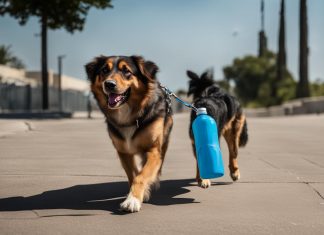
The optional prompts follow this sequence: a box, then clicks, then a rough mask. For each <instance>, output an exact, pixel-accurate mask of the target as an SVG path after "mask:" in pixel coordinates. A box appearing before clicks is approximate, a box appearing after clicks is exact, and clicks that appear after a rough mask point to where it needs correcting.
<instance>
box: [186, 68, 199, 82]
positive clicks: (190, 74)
mask: <svg viewBox="0 0 324 235" xmlns="http://www.w3.org/2000/svg"><path fill="white" fill-rule="evenodd" d="M187 76H188V77H189V78H190V79H193V80H195V79H199V76H198V75H197V74H195V73H194V72H192V71H190V70H187Z"/></svg>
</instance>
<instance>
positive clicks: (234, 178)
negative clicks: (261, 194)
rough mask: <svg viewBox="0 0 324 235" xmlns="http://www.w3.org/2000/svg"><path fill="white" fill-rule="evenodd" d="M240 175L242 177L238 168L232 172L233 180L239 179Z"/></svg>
mask: <svg viewBox="0 0 324 235" xmlns="http://www.w3.org/2000/svg"><path fill="white" fill-rule="evenodd" d="M240 177H241V174H240V171H239V169H237V170H236V171H234V172H232V173H231V178H232V180H233V181H237V180H239V179H240Z"/></svg>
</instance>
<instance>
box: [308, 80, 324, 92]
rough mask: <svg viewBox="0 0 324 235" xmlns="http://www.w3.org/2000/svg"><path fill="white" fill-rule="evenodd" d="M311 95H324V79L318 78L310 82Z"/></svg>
mask: <svg viewBox="0 0 324 235" xmlns="http://www.w3.org/2000/svg"><path fill="white" fill-rule="evenodd" d="M310 92H311V96H324V80H322V79H320V78H318V79H316V80H315V82H312V83H311V84H310Z"/></svg>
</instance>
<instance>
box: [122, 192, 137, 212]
mask: <svg viewBox="0 0 324 235" xmlns="http://www.w3.org/2000/svg"><path fill="white" fill-rule="evenodd" d="M141 206H142V203H141V201H140V200H139V199H137V198H136V197H134V196H133V195H132V193H129V194H128V196H127V198H126V199H125V201H123V202H122V203H121V204H120V208H121V209H122V210H123V211H128V212H138V211H140V209H141Z"/></svg>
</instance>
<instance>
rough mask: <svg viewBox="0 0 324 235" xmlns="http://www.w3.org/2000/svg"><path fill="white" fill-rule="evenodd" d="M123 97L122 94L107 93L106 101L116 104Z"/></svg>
mask: <svg viewBox="0 0 324 235" xmlns="http://www.w3.org/2000/svg"><path fill="white" fill-rule="evenodd" d="M122 98H123V96H122V95H118V94H114V93H111V94H109V98H108V102H109V104H110V105H115V104H117V103H118V102H119V101H120V100H121V99H122Z"/></svg>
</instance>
